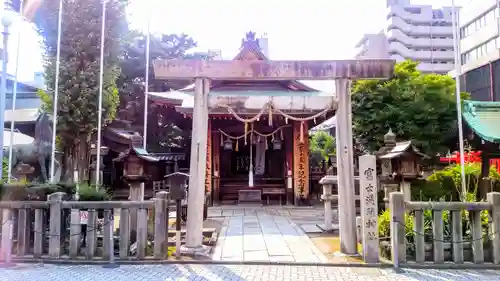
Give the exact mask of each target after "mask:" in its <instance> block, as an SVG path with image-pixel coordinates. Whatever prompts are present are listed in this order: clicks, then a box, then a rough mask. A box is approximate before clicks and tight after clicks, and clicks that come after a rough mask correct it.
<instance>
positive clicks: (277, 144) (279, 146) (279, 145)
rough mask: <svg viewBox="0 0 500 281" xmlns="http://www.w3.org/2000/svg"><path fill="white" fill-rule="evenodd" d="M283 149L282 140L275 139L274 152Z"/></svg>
mask: <svg viewBox="0 0 500 281" xmlns="http://www.w3.org/2000/svg"><path fill="white" fill-rule="evenodd" d="M280 149H281V140H280V139H279V138H274V140H273V150H280Z"/></svg>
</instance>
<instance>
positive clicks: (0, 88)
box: [0, 1, 14, 181]
mask: <svg viewBox="0 0 500 281" xmlns="http://www.w3.org/2000/svg"><path fill="white" fill-rule="evenodd" d="M9 2H10V1H6V2H4V5H5V7H4V10H3V13H4V14H3V15H2V25H3V32H2V34H3V51H2V77H1V80H0V83H1V85H0V134H1V135H0V160H2V166H3V147H4V143H3V137H4V131H5V118H4V115H5V102H6V101H5V100H6V95H7V61H8V54H7V47H8V44H9V27H10V26H11V24H12V21H13V16H14V15H13V14H12V10H11V9H10V6H9ZM0 179H2V181H3V169H0Z"/></svg>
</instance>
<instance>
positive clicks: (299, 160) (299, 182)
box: [293, 122, 309, 198]
mask: <svg viewBox="0 0 500 281" xmlns="http://www.w3.org/2000/svg"><path fill="white" fill-rule="evenodd" d="M303 126H307V124H303ZM304 130H305V131H306V132H307V128H305V129H304ZM293 164H294V165H293V178H294V193H295V197H298V198H300V197H302V198H307V197H308V196H309V141H308V138H307V137H305V138H304V141H303V142H302V143H301V142H300V123H299V122H295V123H294V126H293Z"/></svg>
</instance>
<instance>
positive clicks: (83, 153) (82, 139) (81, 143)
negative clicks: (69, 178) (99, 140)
mask: <svg viewBox="0 0 500 281" xmlns="http://www.w3.org/2000/svg"><path fill="white" fill-rule="evenodd" d="M74 152H75V153H74V155H73V156H74V157H73V167H74V170H76V171H77V172H78V177H79V181H80V182H88V180H89V174H88V173H89V164H90V156H89V154H90V150H89V141H88V137H87V136H79V137H78V138H77V140H76V141H75V146H74Z"/></svg>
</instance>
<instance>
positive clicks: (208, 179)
mask: <svg viewBox="0 0 500 281" xmlns="http://www.w3.org/2000/svg"><path fill="white" fill-rule="evenodd" d="M210 123H211V122H210V120H208V138H207V166H206V168H205V192H206V193H210V192H211V191H212V128H211V127H212V126H211V124H210Z"/></svg>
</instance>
